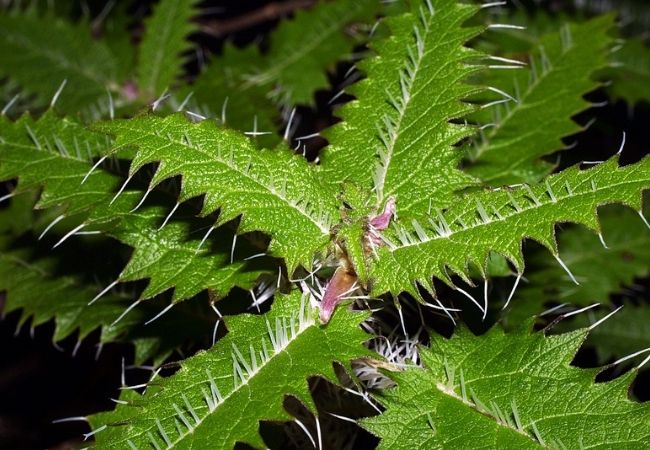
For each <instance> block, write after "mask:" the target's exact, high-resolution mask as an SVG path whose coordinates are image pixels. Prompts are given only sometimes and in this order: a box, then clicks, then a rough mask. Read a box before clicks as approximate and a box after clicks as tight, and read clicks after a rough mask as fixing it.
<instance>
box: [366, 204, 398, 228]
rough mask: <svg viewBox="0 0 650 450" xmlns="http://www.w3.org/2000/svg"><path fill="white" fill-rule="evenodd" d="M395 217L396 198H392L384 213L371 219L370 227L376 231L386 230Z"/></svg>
mask: <svg viewBox="0 0 650 450" xmlns="http://www.w3.org/2000/svg"><path fill="white" fill-rule="evenodd" d="M394 215H395V198H394V197H390V198H389V199H388V201H386V205H385V206H384V212H383V213H381V214H379V215H378V216H375V217H373V218H372V219H370V225H372V226H373V227H374V228H375V229H376V230H385V229H386V228H388V224H390V220H391V219H392V218H393V216H394Z"/></svg>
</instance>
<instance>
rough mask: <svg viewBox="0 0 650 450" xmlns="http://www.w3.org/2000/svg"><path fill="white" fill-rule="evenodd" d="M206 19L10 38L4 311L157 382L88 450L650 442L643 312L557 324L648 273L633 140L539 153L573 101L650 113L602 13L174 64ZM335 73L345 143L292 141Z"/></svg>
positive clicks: (461, 18)
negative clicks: (585, 347)
mask: <svg viewBox="0 0 650 450" xmlns="http://www.w3.org/2000/svg"><path fill="white" fill-rule="evenodd" d="M203 7H206V8H207V6H206V5H203V4H202V2H196V1H193V2H192V1H181V0H160V1H159V2H157V3H156V4H155V5H154V6H153V9H152V10H151V11H149V12H148V15H147V17H146V18H145V19H144V20H143V22H142V26H143V27H144V31H143V33H142V36H141V40H140V42H139V43H138V44H137V45H134V44H132V43H131V41H130V36H129V34H128V33H127V32H126V27H127V25H129V22H130V21H129V19H128V17H129V14H130V13H131V11H130V10H129V9H128V8H126V7H122V6H120V7H115V8H117V9H116V10H115V11H111V10H110V8H111V6H108V7H107V9H105V10H102V11H99V12H98V13H97V15H96V16H93V17H94V19H91V18H88V17H86V16H83V15H82V17H81V18H80V19H78V20H77V22H76V23H74V24H73V22H71V21H70V20H69V19H68V18H69V17H71V16H75V13H74V11H68V10H67V9H66V7H58V9H57V8H54V9H52V8H51V7H46V6H42V5H40V3H39V2H34V3H33V4H32V5H30V6H27V7H25V6H23V5H21V4H20V2H18V4H17V5H13V6H12V5H10V6H8V7H6V9H5V10H4V11H3V12H2V16H0V31H1V33H0V56H1V57H2V61H3V62H2V63H1V64H0V77H2V78H1V80H2V85H1V87H2V90H1V92H0V93H1V94H2V96H3V99H4V100H5V105H6V106H5V107H4V109H3V110H2V117H0V178H1V179H2V180H6V181H7V183H6V185H5V188H6V194H3V195H2V201H3V204H4V207H3V209H2V210H0V233H1V234H0V236H1V237H0V259H1V260H2V265H0V290H2V291H4V296H5V300H4V301H5V304H4V313H11V312H12V311H16V310H20V311H21V312H20V316H19V319H18V323H19V326H22V325H23V324H25V323H27V322H29V321H31V327H32V328H33V327H35V326H37V325H40V324H43V323H46V322H48V321H51V320H52V319H53V320H54V322H55V324H56V325H55V331H54V336H53V341H54V342H55V343H56V342H61V341H63V340H64V339H66V338H69V337H70V336H76V340H77V343H80V342H81V341H82V340H84V339H86V338H88V336H90V335H91V334H92V333H93V332H94V331H96V330H99V347H98V348H99V350H100V351H101V345H104V344H108V343H132V344H133V345H134V347H135V356H134V361H133V364H134V365H144V364H145V363H146V364H149V365H151V366H152V367H153V369H152V375H151V377H150V380H149V381H148V382H147V383H144V384H138V385H135V386H132V385H129V384H128V383H127V377H126V375H125V371H124V368H123V371H122V379H121V388H120V393H119V398H116V399H114V401H115V403H116V405H115V408H114V410H112V411H107V412H100V413H97V414H93V415H89V416H88V417H82V418H76V419H81V420H83V421H86V422H88V424H89V427H90V430H89V431H88V432H87V433H86V434H85V438H86V440H87V441H88V442H89V443H91V444H90V445H94V446H96V447H98V448H125V449H128V448H131V449H150V448H153V449H164V448H232V447H234V446H235V445H236V444H237V443H244V444H247V445H250V446H253V447H267V446H279V445H280V444H278V443H277V442H275V443H273V442H271V441H273V439H272V438H269V437H268V436H265V435H264V433H260V423H261V422H269V421H272V422H273V421H274V422H278V421H280V422H286V425H285V428H284V430H285V431H284V432H285V434H286V436H290V437H291V436H292V439H293V440H294V445H295V446H297V447H300V446H301V445H304V446H306V447H314V448H330V447H331V448H338V447H343V446H344V445H348V446H349V447H348V448H352V447H353V446H354V445H355V443H354V441H353V440H349V441H348V442H347V444H346V443H345V442H342V441H337V439H340V436H344V437H346V439H353V438H354V437H355V436H357V437H358V436H361V434H360V433H362V432H361V431H360V430H359V428H358V426H360V427H361V428H363V429H365V430H366V432H369V433H370V434H372V435H374V436H375V437H376V438H377V440H378V443H379V447H381V448H479V447H485V448H497V447H503V448H592V447H597V448H644V447H647V446H650V425H649V424H650V408H648V406H647V403H643V402H640V401H637V400H635V399H633V398H631V396H630V393H629V391H630V385H631V384H632V383H633V382H634V379H635V377H636V376H637V374H638V372H639V370H640V368H641V367H643V365H644V364H645V363H646V362H647V359H645V360H643V358H644V357H645V355H646V354H647V352H646V353H643V351H638V352H636V353H633V352H634V351H635V350H640V349H639V348H636V347H633V348H632V347H626V345H625V342H624V341H623V340H620V338H619V337H617V336H620V334H622V332H621V331H617V330H621V329H625V328H626V321H629V322H628V323H627V325H628V327H627V328H628V329H629V330H632V332H633V333H634V338H636V339H637V341H638V342H639V343H644V344H645V345H646V346H648V341H650V335H649V334H648V333H650V330H648V329H647V324H646V325H645V327H644V326H643V318H644V317H648V307H649V306H648V304H647V302H646V303H643V302H641V304H638V303H637V304H634V305H631V306H628V307H627V308H625V309H624V310H623V311H621V313H619V314H621V315H622V316H621V317H624V318H625V319H622V321H617V320H618V319H617V317H619V316H617V315H613V313H614V312H616V311H618V309H620V308H617V309H614V308H613V307H612V308H611V310H612V311H611V312H610V311H607V308H608V306H612V305H608V306H607V305H604V306H605V307H604V308H601V310H599V311H598V312H597V315H595V316H593V317H591V318H590V320H586V319H580V320H577V321H576V322H577V324H578V326H577V327H576V326H574V327H573V328H571V327H570V326H564V322H561V323H560V324H557V325H556V327H557V328H551V326H552V325H555V323H556V322H557V321H559V320H560V319H562V318H566V317H570V316H573V315H577V314H578V313H580V312H583V311H584V310H587V309H590V308H592V307H593V303H594V302H596V301H597V302H607V300H608V297H609V296H610V295H611V294H613V293H616V292H618V291H620V289H621V288H622V287H623V286H629V285H631V284H633V282H634V279H635V277H644V276H647V275H648V273H649V270H648V268H649V267H650V254H649V253H648V250H647V249H648V248H650V246H649V245H648V244H650V242H649V241H650V231H648V230H647V229H646V226H647V225H648V219H647V218H646V217H647V212H646V213H644V211H643V206H644V205H643V194H644V191H645V190H647V189H648V188H650V159H649V158H648V157H647V156H645V157H643V158H640V160H638V161H637V162H634V163H631V164H627V165H622V164H621V162H620V159H621V156H622V155H621V154H622V153H623V152H624V151H625V147H624V144H625V135H624V137H623V144H622V145H621V146H620V148H613V149H596V150H597V151H596V150H594V154H596V153H597V154H599V155H600V154H608V155H609V156H608V157H606V158H604V159H603V160H602V161H600V160H599V161H584V162H582V163H581V164H575V165H571V166H568V167H564V166H560V164H559V163H558V162H557V159H556V158H555V156H553V157H550V156H551V155H556V153H557V152H558V151H560V150H566V151H565V153H570V152H571V150H570V149H567V146H566V144H565V143H564V142H563V139H564V138H567V137H568V136H570V135H573V134H576V133H578V132H581V131H583V130H584V129H585V128H587V126H581V125H579V124H578V123H577V122H576V121H575V120H574V119H573V118H574V117H575V116H576V115H577V114H579V113H583V112H585V111H587V110H588V109H589V108H590V106H591V103H590V102H589V101H587V100H586V99H585V97H584V96H585V95H586V94H588V93H590V92H592V91H594V90H596V89H598V88H603V87H606V88H607V89H609V90H610V91H609V92H610V94H611V95H612V96H613V97H614V98H623V99H625V100H626V101H629V102H630V103H631V104H634V103H635V102H637V101H639V100H641V101H643V100H645V101H647V100H648V99H647V98H644V97H643V94H642V93H641V94H640V93H639V92H638V91H635V92H634V93H630V92H629V90H628V89H626V88H625V86H626V83H627V82H628V80H630V78H631V77H639V78H641V79H642V76H643V74H642V73H641V72H642V71H640V70H637V71H635V70H631V69H630V68H629V66H626V65H625V60H624V59H625V58H629V59H635V60H638V59H639V58H646V59H644V60H645V61H648V60H650V59H648V56H647V48H646V47H645V46H644V44H643V43H642V42H641V41H638V42H637V41H635V40H630V41H622V40H621V38H620V37H619V36H618V31H617V29H616V23H615V16H613V15H601V16H596V17H592V18H588V19H586V18H583V17H577V16H576V17H574V18H570V17H552V16H546V15H543V14H541V13H540V14H539V16H530V15H526V14H523V13H522V12H520V11H517V10H514V11H512V10H510V9H507V8H506V9H504V8H505V5H504V4H503V3H502V2H496V3H484V4H480V3H476V2H475V3H472V2H463V1H458V0H413V1H403V2H401V1H400V2H394V3H389V4H382V3H380V2H377V1H371V0H337V1H322V2H318V3H316V4H314V5H312V6H311V8H310V9H307V10H304V11H303V10H301V11H298V12H296V13H295V14H294V16H293V17H292V18H291V19H283V20H281V21H280V23H279V25H278V26H277V28H276V29H275V30H273V31H272V32H271V33H270V35H269V36H268V38H267V39H266V40H265V41H264V46H263V47H264V51H262V50H260V48H259V47H258V46H257V45H255V44H250V45H249V46H247V47H243V48H240V47H239V46H236V45H234V44H232V43H228V42H226V43H225V44H224V46H223V49H222V50H221V54H220V55H219V56H216V57H214V58H211V59H208V61H207V62H206V63H203V57H200V58H199V66H200V67H199V69H198V70H193V69H187V68H188V67H190V66H192V65H193V61H190V60H191V58H192V55H193V53H192V49H193V45H194V44H193V41H191V40H190V39H189V38H190V37H192V39H196V36H197V33H199V32H203V33H208V34H215V33H218V32H219V30H218V27H217V28H216V31H215V29H214V28H211V26H212V25H211V23H210V21H209V20H208V21H206V20H204V19H205V16H204V15H202V13H201V8H203ZM120 8H123V9H120ZM500 21H502V22H500ZM519 24H521V25H522V26H520V25H519ZM523 28H526V29H523ZM51 30H56V33H52V31H51ZM90 30H93V35H92V36H91V32H90ZM621 49H622V53H619V51H621ZM617 50H618V51H617ZM632 54H634V55H636V56H635V57H633V56H631V55H632ZM619 56H620V58H621V59H617V58H619ZM188 61H189V63H188ZM341 61H343V62H345V64H347V66H345V67H346V69H347V67H349V68H350V70H347V72H345V74H344V76H343V77H342V81H341V83H340V85H337V86H334V88H333V94H332V98H331V100H330V101H329V103H328V105H329V106H332V105H336V104H339V107H338V108H337V109H336V111H335V115H336V117H337V118H338V119H340V121H339V122H338V123H336V124H334V125H332V126H330V127H329V128H326V129H324V130H322V131H319V130H318V129H313V130H311V131H310V132H307V133H306V134H305V135H303V136H296V134H297V131H296V127H297V126H298V124H299V121H300V120H299V119H300V115H301V112H304V111H305V109H306V108H309V107H315V106H316V103H317V102H316V100H315V99H316V98H317V97H316V96H315V95H314V93H315V92H316V91H322V90H324V89H328V88H329V87H330V79H332V77H330V78H328V76H327V75H328V73H330V74H332V73H333V71H334V70H335V68H336V65H337V63H341ZM39 64H45V65H46V67H47V73H44V71H43V70H42V69H39V70H36V69H34V67H35V66H36V65H39ZM184 65H185V66H184ZM186 69H187V70H189V72H188V73H185V72H186ZM188 74H189V75H188ZM639 78H633V80H634V81H633V82H638V83H639V84H641V82H639V81H638V79H639ZM606 80H611V83H610V84H609V85H607V86H605V84H606V83H605V81H606ZM297 105H300V108H297V107H296V106H297ZM319 137H320V138H325V139H326V140H327V145H326V146H325V147H324V148H322V149H321V150H319V151H316V150H314V149H315V147H308V145H310V143H311V141H312V140H313V139H318V138H319ZM610 150H611V151H610ZM608 152H609V153H608ZM569 159H571V158H569ZM594 159H596V158H594ZM612 204H618V206H612ZM606 205H610V206H606ZM621 205H623V206H621ZM562 224H564V225H563V226H564V227H565V228H566V229H565V230H562V231H559V230H560V228H559V227H558V225H562ZM568 224H576V225H577V226H576V225H573V226H571V225H568ZM648 228H650V226H648ZM556 235H557V236H556ZM115 241H118V242H120V243H121V244H124V246H121V245H120V246H116V245H114V242H115ZM532 241H534V242H536V243H537V244H539V245H538V246H537V247H536V246H535V245H534V244H533V243H532ZM558 241H559V243H560V245H559V246H558ZM524 242H527V244H526V249H525V250H526V251H524V248H523V243H524ZM528 243H530V245H529V244H528ZM127 247H128V248H130V249H132V250H130V251H128V250H127ZM529 247H532V249H531V250H530V251H529ZM98 252H99V253H100V257H99V258H97V254H98ZM96 259H100V260H101V261H99V262H98V261H96ZM98 280H100V281H101V284H98ZM504 286H507V289H506V290H505V291H503V289H501V288H503V287H504ZM560 303H562V304H561V305H560V307H554V308H551V309H550V310H549V307H550V306H553V305H555V304H560ZM568 304H571V305H573V306H569V305H568ZM630 310H631V311H633V312H629V311H630ZM549 314H550V316H551V317H557V319H556V320H554V321H552V323H551V324H550V325H549V326H548V327H546V328H545V329H544V330H539V329H538V328H539V327H537V328H536V327H535V324H536V323H537V324H539V323H541V322H540V321H541V320H543V319H542V318H543V317H544V316H546V317H548V315H549ZM553 314H555V315H553ZM623 314H627V315H623ZM578 317H580V316H578ZM462 322H465V323H462ZM440 324H443V325H442V326H441V325H440ZM457 324H458V325H457ZM477 324H478V325H477ZM489 325H492V326H491V327H490V326H489ZM563 326H564V328H562V327H563ZM488 328H489V329H488ZM442 329H446V330H447V331H446V332H441V330H442ZM452 329H453V331H451V330H452ZM478 329H481V330H482V332H483V333H482V334H480V335H476V334H475V333H473V332H472V331H474V330H478ZM470 330H472V331H470ZM552 331H553V332H554V331H562V332H558V333H556V334H554V333H553V332H552ZM599 333H601V334H599ZM608 333H610V334H608ZM616 333H619V334H618V335H617V334H616ZM450 335H451V337H450ZM585 341H586V342H587V343H592V344H593V345H595V346H596V348H597V352H598V355H599V357H601V361H600V362H601V363H603V364H607V363H608V362H609V363H611V362H612V360H616V363H615V364H621V363H624V362H625V361H629V360H632V361H634V362H635V364H637V365H636V367H635V368H634V369H632V370H630V371H628V372H626V373H624V374H623V375H620V376H618V377H616V378H614V379H612V380H609V381H605V382H596V380H595V377H596V375H597V374H598V373H599V372H600V369H598V370H594V369H582V368H578V367H574V366H571V362H572V360H573V358H574V356H575V355H576V352H577V351H578V349H579V348H580V347H581V345H582V344H583V343H584V342H585ZM76 348H78V345H77V347H75V351H76ZM197 348H199V349H202V350H200V351H198V352H196V353H195V354H194V355H193V356H187V357H179V356H178V355H183V354H184V353H183V350H188V351H192V352H195V351H196V350H197ZM176 351H177V353H175V352H176ZM626 354H630V357H629V358H628V357H627V356H626ZM635 357H636V358H637V359H634V358H635ZM639 358H641V359H639ZM637 360H638V361H637ZM170 372H173V373H170ZM315 379H316V380H321V382H323V379H326V380H327V381H326V385H327V386H329V387H328V389H332V390H334V391H335V397H336V402H334V401H331V404H330V403H326V402H325V401H323V400H322V397H323V395H324V394H323V391H324V390H326V389H324V388H322V387H321V388H320V390H319V388H317V387H316V388H315V387H314V382H313V380H315ZM319 396H320V397H319ZM291 399H298V402H295V401H294V403H297V406H296V405H295V404H294V405H293V406H292V404H291V402H292V400H291ZM345 405H348V406H345ZM368 416H372V417H368ZM72 419H75V418H72ZM64 420H66V419H64ZM351 423H352V424H351ZM337 430H338V431H337ZM341 430H343V431H341ZM346 433H347V434H346ZM286 436H285V439H289V438H288V437H286ZM296 436H297V437H296ZM360 439H361V438H360ZM295 442H298V443H297V444H296V443H295ZM300 443H302V444H300ZM359 445H361V444H359Z"/></svg>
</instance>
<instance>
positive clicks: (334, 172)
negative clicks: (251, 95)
mask: <svg viewBox="0 0 650 450" xmlns="http://www.w3.org/2000/svg"><path fill="white" fill-rule="evenodd" d="M414 3H415V4H414V5H413V11H412V12H411V13H408V14H404V15H401V16H397V17H391V18H388V19H387V25H388V27H389V29H390V31H391V32H392V33H391V36H390V37H389V38H387V39H385V40H381V41H379V42H376V43H375V44H374V45H373V46H372V47H373V49H374V50H375V52H376V56H375V57H371V58H369V59H367V60H365V61H363V62H362V63H361V64H360V65H359V68H360V70H361V71H362V72H364V73H365V74H366V75H367V78H366V79H364V80H363V81H361V82H359V83H358V84H356V85H354V86H352V89H351V90H350V93H351V94H353V95H354V96H356V97H357V100H356V101H353V102H351V103H349V104H347V105H345V106H344V107H343V108H342V109H341V111H340V114H339V115H340V117H341V118H342V119H343V122H341V123H339V124H337V125H335V126H334V127H333V128H331V129H330V130H329V131H328V132H327V133H326V137H327V139H328V140H329V141H330V143H331V145H330V146H329V147H327V148H326V150H325V153H324V156H323V166H324V167H325V169H326V170H327V172H328V175H327V178H328V180H329V181H331V182H333V183H339V182H340V181H342V180H350V181H353V182H356V183H358V184H359V185H360V186H362V187H363V188H366V189H371V188H373V189H374V191H375V194H376V206H377V207H381V206H382V205H383V203H384V201H385V200H386V199H387V198H388V197H391V196H395V197H397V211H398V214H399V215H400V216H401V217H405V218H406V217H413V216H415V215H418V214H423V213H425V212H426V211H427V209H428V208H429V206H430V204H433V206H435V207H443V206H447V205H448V204H449V203H450V202H451V201H452V198H453V197H452V193H453V192H454V191H456V190H458V189H461V188H464V187H466V186H468V185H469V184H472V182H473V181H472V179H471V178H470V177H468V176H467V175H466V174H464V173H462V172H461V171H460V170H459V169H458V166H459V161H460V157H461V153H460V152H459V151H458V150H457V149H456V148H455V147H454V144H456V143H457V142H458V141H460V140H461V139H463V138H464V137H466V136H468V135H469V134H470V132H471V131H470V129H469V128H468V127H465V126H461V125H455V124H451V123H450V122H449V121H450V120H452V119H458V118H460V117H463V116H464V115H466V114H467V113H468V112H469V111H471V110H472V107H471V106H470V105H468V104H466V103H463V102H461V100H462V99H463V98H465V97H467V96H468V95H469V94H470V93H472V92H475V91H476V90H477V88H476V87H472V86H469V85H466V84H464V83H463V82H462V81H463V80H464V79H466V78H467V77H468V76H469V75H470V74H472V73H474V72H475V71H476V70H477V68H476V66H474V67H472V66H470V65H468V60H469V59H470V58H473V57H476V53H475V52H474V51H472V50H470V49H468V48H465V47H463V44H464V43H465V42H466V41H468V40H469V39H471V38H472V37H474V36H476V35H477V34H478V32H479V29H477V28H465V27H463V23H464V22H465V21H466V20H467V19H469V18H470V17H472V15H474V13H475V12H476V7H474V6H470V5H465V4H460V3H457V2H450V1H448V0H432V1H426V2H414Z"/></svg>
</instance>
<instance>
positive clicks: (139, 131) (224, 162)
mask: <svg viewBox="0 0 650 450" xmlns="http://www.w3.org/2000/svg"><path fill="white" fill-rule="evenodd" d="M129 124H130V122H127V123H125V124H124V128H125V129H127V130H129V131H131V132H133V133H135V134H138V135H140V138H141V139H142V138H145V137H146V136H148V137H149V138H151V140H155V139H159V140H162V141H165V142H167V143H169V145H173V144H176V145H180V146H182V147H185V148H189V149H192V150H195V151H197V152H199V153H201V154H202V155H204V156H205V157H206V158H207V160H210V159H212V160H214V161H216V162H217V163H219V164H222V165H223V166H225V167H226V168H228V169H229V170H232V171H233V172H236V173H238V174H240V175H241V176H242V177H243V178H246V179H248V180H251V181H252V182H254V183H255V184H256V185H258V186H260V187H261V188H263V190H266V191H268V192H269V193H270V194H271V195H273V196H275V197H276V198H279V199H281V200H282V201H283V202H284V203H286V204H287V205H288V206H289V208H290V209H293V210H295V211H298V212H299V213H300V214H301V215H302V216H304V217H306V218H307V219H309V221H310V222H312V223H313V224H314V225H316V227H317V228H318V229H319V230H320V231H321V233H322V234H323V235H325V236H327V235H329V225H328V224H323V223H320V222H319V221H317V220H316V219H314V217H312V216H311V215H310V214H308V213H307V211H306V210H304V209H302V208H300V207H299V206H298V205H294V204H293V203H292V201H291V199H289V198H286V197H284V196H282V195H280V193H279V192H276V191H275V190H274V189H272V188H271V187H270V186H267V185H265V184H264V183H263V182H261V181H260V180H257V179H256V178H255V177H253V176H252V175H251V173H247V172H244V171H242V170H241V169H240V168H239V167H237V166H231V165H230V164H229V163H228V161H227V160H225V159H222V158H218V157H217V156H216V155H215V154H212V153H208V152H206V151H205V150H203V148H201V147H196V146H194V145H189V144H187V143H186V142H183V141H177V140H175V139H170V138H169V137H164V136H163V135H162V133H161V135H158V134H156V133H155V132H152V131H149V130H142V129H140V128H137V127H136V128H133V127H130V126H129ZM162 131H164V129H163V130H161V132H162ZM158 160H159V161H160V160H162V158H158ZM198 164H199V165H204V164H207V162H206V161H203V162H198Z"/></svg>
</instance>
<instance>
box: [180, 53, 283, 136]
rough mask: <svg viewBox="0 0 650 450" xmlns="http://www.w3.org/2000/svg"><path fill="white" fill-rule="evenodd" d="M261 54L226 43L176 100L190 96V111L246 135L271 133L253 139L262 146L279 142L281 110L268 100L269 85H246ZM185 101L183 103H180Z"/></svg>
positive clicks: (181, 91)
mask: <svg viewBox="0 0 650 450" xmlns="http://www.w3.org/2000/svg"><path fill="white" fill-rule="evenodd" d="M261 58H262V55H261V53H260V51H259V49H258V48H257V47H255V46H249V47H246V48H244V49H238V48H236V47H234V46H233V45H232V44H229V43H226V44H225V45H224V48H223V53H222V54H221V55H219V57H218V58H215V59H213V60H212V61H211V62H210V63H209V64H207V65H206V66H205V68H204V70H203V71H202V72H201V73H200V74H199V76H198V77H197V79H196V80H195V81H194V83H193V84H191V85H189V86H186V87H184V88H182V89H181V90H180V93H179V95H178V96H177V98H179V99H183V100H184V99H185V98H188V96H190V97H189V101H188V102H187V104H188V108H187V109H188V110H189V111H193V112H198V113H200V114H201V115H203V116H205V117H214V118H217V119H219V120H222V119H225V120H222V122H224V123H223V124H224V125H226V126H228V127H230V128H234V129H235V130H239V131H243V132H263V133H269V132H270V133H271V134H270V135H262V136H257V137H254V139H255V140H256V141H257V142H258V144H259V145H260V146H262V147H264V146H267V147H269V148H270V147H272V146H274V145H275V144H276V143H277V141H278V136H277V135H276V133H275V130H276V127H277V126H276V124H275V120H276V119H277V116H278V114H279V111H278V109H277V107H276V105H275V103H274V101H273V100H272V99H271V98H269V95H268V89H267V88H268V86H259V85H250V84H244V79H245V77H246V75H247V74H250V73H253V72H255V71H256V70H257V69H256V67H257V64H259V61H260V59H261ZM181 102H182V100H181Z"/></svg>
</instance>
